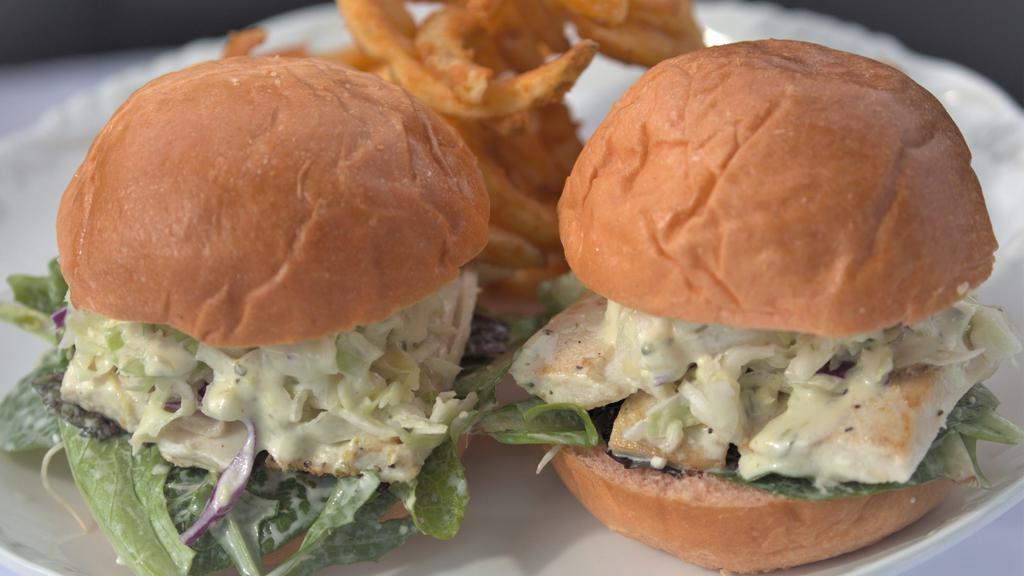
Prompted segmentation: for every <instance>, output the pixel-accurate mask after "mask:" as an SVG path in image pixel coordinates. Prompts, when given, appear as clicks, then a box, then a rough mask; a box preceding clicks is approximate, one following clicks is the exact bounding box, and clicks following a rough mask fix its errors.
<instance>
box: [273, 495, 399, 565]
mask: <svg viewBox="0 0 1024 576" xmlns="http://www.w3.org/2000/svg"><path fill="white" fill-rule="evenodd" d="M377 482H378V481H377V480H376V478H374V477H372V476H365V475H364V476H363V477H361V478H341V479H339V480H338V483H339V484H338V488H337V490H336V492H335V495H333V496H332V497H331V502H330V503H329V504H328V505H327V507H326V508H325V509H324V512H323V513H321V516H320V518H318V519H317V521H316V522H315V523H314V524H313V526H312V527H311V528H310V530H309V533H308V534H307V535H306V538H305V540H303V542H302V546H300V547H299V550H298V552H296V553H295V554H294V555H293V556H292V557H291V558H289V559H288V560H286V561H285V562H284V563H283V564H281V565H280V566H278V567H277V568H276V569H274V570H273V571H272V572H271V573H270V576H307V575H312V574H314V573H316V571H317V570H319V569H321V568H323V567H325V566H331V565H338V564H352V563H355V562H365V561H370V560H377V559H379V558H380V557H381V556H383V555H384V554H385V553H387V552H388V551H390V550H392V549H394V548H396V547H398V546H401V545H402V544H404V543H405V542H406V541H407V540H408V539H409V538H411V537H412V536H413V535H414V534H415V533H416V530H415V526H414V525H413V522H412V519H410V518H402V519H399V520H388V521H386V522H381V521H380V519H381V517H382V516H383V515H384V513H385V512H387V511H388V510H389V509H390V508H391V507H392V506H393V505H394V504H395V503H396V502H397V500H396V499H395V498H394V497H393V496H391V494H389V493H388V492H387V491H382V490H378V489H377V485H376V483H377ZM370 486H373V489H370V490H369V491H367V489H368V488H369V487H370Z"/></svg>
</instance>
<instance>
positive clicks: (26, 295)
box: [7, 258, 68, 320]
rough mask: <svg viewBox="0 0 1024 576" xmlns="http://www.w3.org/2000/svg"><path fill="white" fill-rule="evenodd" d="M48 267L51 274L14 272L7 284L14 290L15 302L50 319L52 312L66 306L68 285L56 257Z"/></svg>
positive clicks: (8, 278)
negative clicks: (33, 274) (30, 274)
mask: <svg viewBox="0 0 1024 576" xmlns="http://www.w3.org/2000/svg"><path fill="white" fill-rule="evenodd" d="M47 268H48V269H49V274H47V275H46V276H29V275H27V274H12V275H10V276H8V277H7V284H8V285H9V286H10V287H11V291H12V292H14V301H15V302H17V303H19V304H21V305H23V306H25V307H27V308H30V309H32V310H35V311H36V312H39V313H41V314H44V315H46V317H47V320H49V316H50V314H53V313H54V312H56V311H57V310H59V309H60V308H62V307H63V306H64V298H65V297H66V296H67V293H68V285H67V282H65V281H64V276H63V275H62V274H61V272H60V265H58V263H57V259H56V258H54V259H53V260H50V262H49V264H48V265H47Z"/></svg>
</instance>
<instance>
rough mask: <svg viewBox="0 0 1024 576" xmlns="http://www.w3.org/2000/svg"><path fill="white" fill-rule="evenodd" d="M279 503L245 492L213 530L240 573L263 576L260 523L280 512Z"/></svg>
mask: <svg viewBox="0 0 1024 576" xmlns="http://www.w3.org/2000/svg"><path fill="white" fill-rule="evenodd" d="M277 508H278V503H277V502H276V501H274V500H267V499H265V498H260V497H259V496H253V495H252V494H251V493H249V492H243V493H242V496H241V498H239V500H238V502H237V503H236V504H235V506H234V508H232V509H231V512H229V513H228V515H227V516H226V517H225V518H224V519H223V520H221V521H220V522H218V523H217V524H215V525H214V526H212V527H211V528H210V534H211V535H212V536H213V538H214V539H215V540H216V541H217V543H218V544H219V545H220V547H221V549H223V550H224V551H225V552H226V553H227V555H228V556H229V557H230V558H231V563H232V564H234V565H235V569H236V570H238V573H239V574H240V575H241V576H261V574H262V573H263V562H262V557H263V554H261V552H260V527H261V526H262V525H263V523H264V522H265V521H266V520H269V519H270V518H273V517H274V516H275V515H276V514H277Z"/></svg>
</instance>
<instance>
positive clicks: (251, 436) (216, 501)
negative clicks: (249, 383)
mask: <svg viewBox="0 0 1024 576" xmlns="http://www.w3.org/2000/svg"><path fill="white" fill-rule="evenodd" d="M244 423H245V429H246V432H248V435H247V437H246V439H245V444H243V445H242V449H241V450H239V452H238V454H236V455H235V457H234V458H233V459H232V460H231V464H228V467H227V468H226V469H225V470H224V472H222V473H221V475H220V478H218V479H217V484H216V485H215V486H214V487H213V492H212V493H211V494H210V499H209V500H207V501H206V506H204V507H203V512H202V513H201V514H200V515H199V518H198V519H197V520H196V522H195V524H193V525H192V526H191V527H189V529H188V530H185V532H183V533H182V534H181V542H182V543H183V544H185V545H186V546H191V545H192V544H194V543H195V541H196V540H198V539H199V538H200V536H202V535H203V534H205V533H206V531H207V530H209V529H210V527H211V526H213V525H214V524H216V523H217V522H218V521H219V520H220V519H222V518H224V517H225V516H227V514H228V512H230V511H231V508H232V507H233V506H234V505H235V503H236V502H238V499H239V498H240V497H241V496H242V492H244V491H245V486H246V485H247V484H248V483H249V476H251V475H252V468H253V465H254V464H255V462H256V427H255V426H253V424H252V422H250V421H248V420H246V421H245V422H244Z"/></svg>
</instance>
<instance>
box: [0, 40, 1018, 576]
mask: <svg viewBox="0 0 1024 576" xmlns="http://www.w3.org/2000/svg"><path fill="white" fill-rule="evenodd" d="M153 54H154V52H152V51H135V52H120V53H112V54H105V55H97V56H81V57H74V58H66V59H59V60H51V61H45V62H40V63H33V64H27V65H20V66H7V67H0V138H5V137H7V136H9V135H10V134H12V133H14V132H16V131H18V130H20V129H24V128H27V127H28V126H30V125H31V124H32V123H33V122H34V121H35V120H36V119H37V118H38V117H39V116H40V115H41V114H42V113H43V112H44V111H45V110H47V109H48V108H50V107H51V106H53V105H55V104H57V103H59V102H61V101H62V100H64V99H66V98H67V97H69V96H70V95H72V94H74V93H75V92H77V91H79V90H82V89H85V88H88V87H89V86H92V85H93V84H96V83H98V82H99V81H101V80H103V79H104V78H105V77H107V76H109V75H110V74H112V73H114V72H117V71H118V70H121V69H122V68H125V67H127V66H131V65H133V64H137V63H141V62H144V61H145V60H147V59H148V58H150V57H151V56H152V55H153ZM7 249H10V247H7ZM0 518H2V513H0ZM0 522H2V520H0ZM11 574H13V572H10V571H9V570H7V569H5V568H2V567H0V576H9V575H11ZM906 574H907V575H908V576H963V575H968V574H969V575H972V576H989V575H993V576H1001V575H1006V576H1011V575H1021V576H1024V503H1021V504H1018V505H1017V506H1016V507H1014V508H1013V509H1011V510H1010V511H1009V512H1007V513H1006V514H1004V515H1003V516H1001V517H1000V518H999V519H998V520H996V521H995V522H993V523H992V524H990V525H988V526H986V527H985V528H983V529H982V530H980V531H979V532H977V533H975V534H973V535H972V536H970V537H968V538H967V539H966V540H963V541H962V542H960V543H959V544H957V545H956V546H953V547H952V548H950V549H949V550H947V551H945V552H943V553H941V554H939V555H938V556H935V557H933V558H931V559H930V560H928V561H926V562H925V563H923V564H920V565H918V566H917V567H916V568H913V569H911V570H910V571H909V572H907V573H906Z"/></svg>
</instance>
